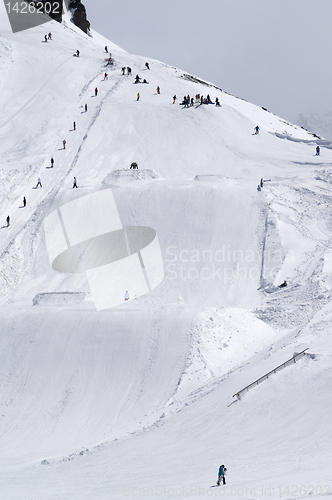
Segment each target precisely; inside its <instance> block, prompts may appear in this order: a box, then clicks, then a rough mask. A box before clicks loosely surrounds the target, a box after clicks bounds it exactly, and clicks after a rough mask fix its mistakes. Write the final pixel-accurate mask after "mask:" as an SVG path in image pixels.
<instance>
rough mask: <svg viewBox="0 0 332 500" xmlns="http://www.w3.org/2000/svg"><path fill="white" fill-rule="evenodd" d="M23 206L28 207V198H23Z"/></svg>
mask: <svg viewBox="0 0 332 500" xmlns="http://www.w3.org/2000/svg"><path fill="white" fill-rule="evenodd" d="M23 206H24V207H26V206H27V200H26V197H25V196H23Z"/></svg>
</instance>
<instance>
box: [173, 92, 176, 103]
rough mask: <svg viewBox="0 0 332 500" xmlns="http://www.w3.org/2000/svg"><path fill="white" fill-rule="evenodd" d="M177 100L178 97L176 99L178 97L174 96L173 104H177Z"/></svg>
mask: <svg viewBox="0 0 332 500" xmlns="http://www.w3.org/2000/svg"><path fill="white" fill-rule="evenodd" d="M176 100H177V97H176V95H175V94H174V95H173V104H175V101H176Z"/></svg>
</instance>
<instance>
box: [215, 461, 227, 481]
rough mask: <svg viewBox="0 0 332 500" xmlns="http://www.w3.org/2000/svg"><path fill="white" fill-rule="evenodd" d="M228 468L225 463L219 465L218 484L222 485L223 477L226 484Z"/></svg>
mask: <svg viewBox="0 0 332 500" xmlns="http://www.w3.org/2000/svg"><path fill="white" fill-rule="evenodd" d="M226 471H227V469H226V467H225V466H224V465H221V466H220V467H219V472H218V481H217V485H218V486H220V481H221V479H222V482H223V484H226V479H225V473H226Z"/></svg>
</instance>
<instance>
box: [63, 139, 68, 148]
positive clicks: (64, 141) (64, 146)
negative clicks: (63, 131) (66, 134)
mask: <svg viewBox="0 0 332 500" xmlns="http://www.w3.org/2000/svg"><path fill="white" fill-rule="evenodd" d="M66 144H67V141H66V139H64V140H63V141H62V145H63V149H66Z"/></svg>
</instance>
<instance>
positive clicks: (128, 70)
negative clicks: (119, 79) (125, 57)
mask: <svg viewBox="0 0 332 500" xmlns="http://www.w3.org/2000/svg"><path fill="white" fill-rule="evenodd" d="M127 75H131V68H130V66H128V67H127Z"/></svg>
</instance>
